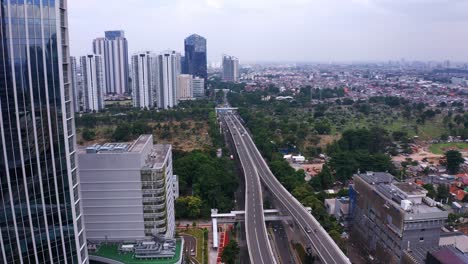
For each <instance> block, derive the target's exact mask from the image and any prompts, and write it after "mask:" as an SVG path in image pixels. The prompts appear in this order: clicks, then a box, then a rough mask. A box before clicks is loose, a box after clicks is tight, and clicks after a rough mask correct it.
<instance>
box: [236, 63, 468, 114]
mask: <svg viewBox="0 0 468 264" xmlns="http://www.w3.org/2000/svg"><path fill="white" fill-rule="evenodd" d="M447 65H452V66H450V67H451V68H446V67H447ZM466 69H468V64H459V65H456V66H455V65H453V64H447V63H444V64H436V63H431V62H427V63H422V62H421V63H416V62H415V63H411V64H410V63H403V62H398V63H396V62H388V63H369V64H365V63H361V64H307V65H306V64H303V65H301V64H275V65H246V67H244V72H243V73H242V75H241V77H240V81H242V82H244V83H245V84H246V87H245V89H246V90H248V91H254V90H266V89H269V88H270V87H276V88H278V89H279V91H280V92H286V91H287V92H291V93H292V94H297V93H299V92H300V89H301V88H305V87H310V88H313V89H335V88H339V89H343V90H344V92H345V96H346V97H347V98H350V99H352V100H354V101H358V100H366V99H369V98H370V97H375V96H396V97H401V98H405V99H408V100H411V102H414V103H425V104H427V105H429V106H438V105H440V104H444V103H446V104H452V103H464V104H465V105H466V104H468V96H467V95H468V74H467V73H466ZM322 100H325V101H327V100H328V101H335V100H336V98H328V99H327V98H315V99H313V102H315V103H318V102H319V101H322Z"/></svg>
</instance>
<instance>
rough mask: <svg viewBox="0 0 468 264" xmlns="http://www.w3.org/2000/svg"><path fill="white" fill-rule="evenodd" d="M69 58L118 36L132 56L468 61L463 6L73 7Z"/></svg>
mask: <svg viewBox="0 0 468 264" xmlns="http://www.w3.org/2000/svg"><path fill="white" fill-rule="evenodd" d="M68 6H69V14H70V17H69V23H70V38H71V48H72V53H73V54H74V55H82V54H85V53H88V52H90V49H91V42H92V39H93V38H95V37H98V36H102V35H103V34H104V33H103V32H104V31H105V30H110V29H123V30H125V31H126V34H127V38H128V40H129V46H130V52H131V53H132V52H136V51H140V50H152V51H155V52H159V51H162V50H164V49H167V48H171V49H176V50H179V51H182V50H183V39H184V38H185V37H186V36H188V35H190V34H191V33H198V34H201V35H203V36H205V37H206V38H207V39H208V52H209V54H208V56H209V59H210V60H219V58H220V56H221V54H223V53H229V54H233V55H236V56H237V57H239V58H240V59H241V60H243V61H245V60H249V61H254V60H268V61H272V60H295V61H299V60H300V61H328V60H381V59H383V60H386V59H399V58H401V57H406V58H407V59H411V58H415V59H446V58H448V59H463V60H468V46H467V45H466V44H465V43H467V42H468V34H466V30H465V29H466V28H468V16H467V15H466V10H468V1H465V0H157V1H155V0H99V1H96V0H71V1H69V3H68Z"/></svg>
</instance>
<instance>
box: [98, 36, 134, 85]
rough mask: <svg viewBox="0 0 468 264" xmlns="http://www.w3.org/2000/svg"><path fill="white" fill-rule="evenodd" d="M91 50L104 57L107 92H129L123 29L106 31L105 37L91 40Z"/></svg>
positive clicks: (126, 44) (126, 50) (126, 52)
mask: <svg viewBox="0 0 468 264" xmlns="http://www.w3.org/2000/svg"><path fill="white" fill-rule="evenodd" d="M93 52H94V54H98V55H101V56H102V57H103V59H104V69H105V72H104V76H105V86H106V89H107V94H125V93H129V92H130V89H129V80H128V75H129V73H128V42H127V39H126V38H125V33H124V31H122V30H117V31H106V32H105V38H97V39H95V40H94V41H93Z"/></svg>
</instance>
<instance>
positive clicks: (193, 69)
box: [183, 34, 208, 79]
mask: <svg viewBox="0 0 468 264" xmlns="http://www.w3.org/2000/svg"><path fill="white" fill-rule="evenodd" d="M184 46H185V56H184V62H183V73H185V74H191V75H192V76H194V77H201V78H204V79H206V78H207V77H208V73H207V66H206V64H207V60H206V39H205V38H204V37H202V36H199V35H197V34H193V35H191V36H189V37H187V38H186V39H185V41H184Z"/></svg>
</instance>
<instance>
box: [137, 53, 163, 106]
mask: <svg viewBox="0 0 468 264" xmlns="http://www.w3.org/2000/svg"><path fill="white" fill-rule="evenodd" d="M156 60H157V58H156V55H153V54H151V53H150V52H142V53H137V54H135V55H133V56H132V59H131V62H132V96H133V106H134V107H138V108H150V107H154V104H155V94H156V87H157V76H156V75H157V69H156V67H157V63H156Z"/></svg>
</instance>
